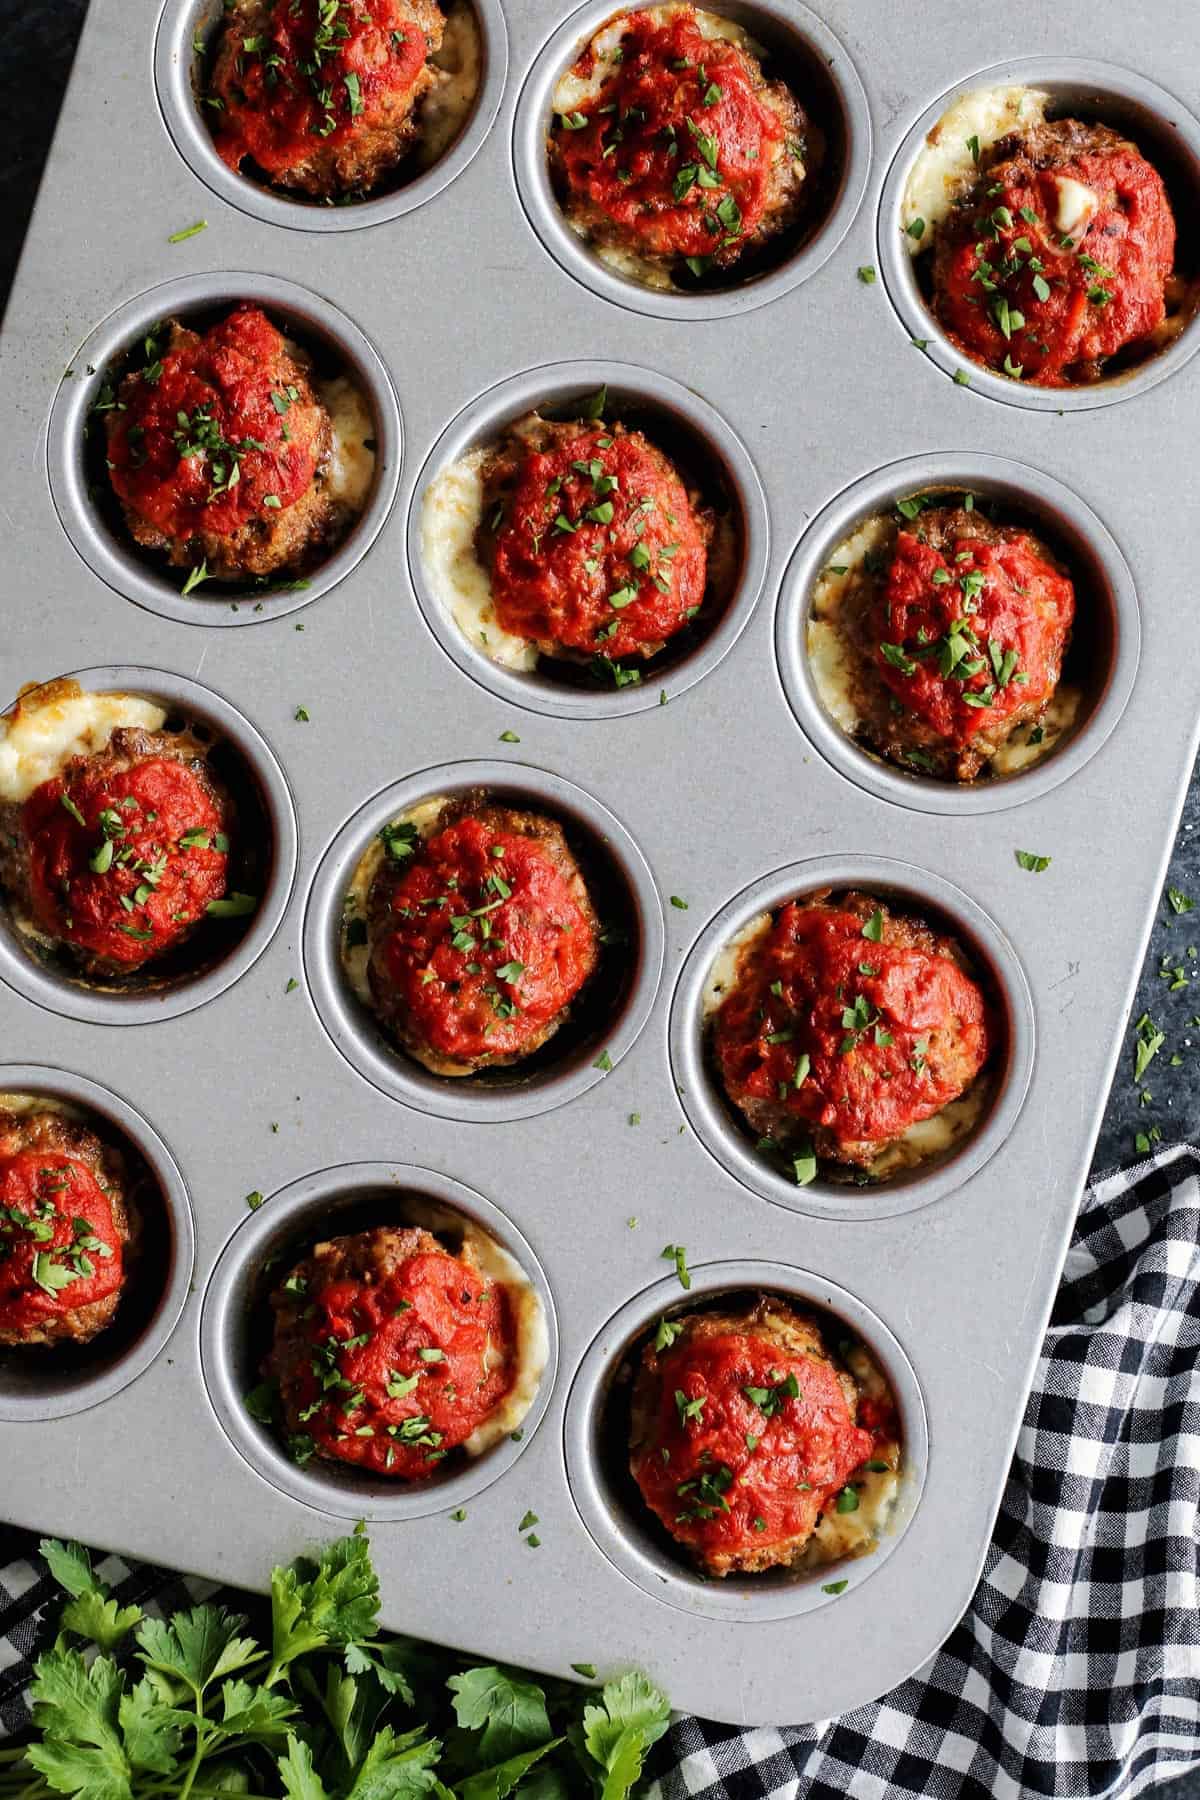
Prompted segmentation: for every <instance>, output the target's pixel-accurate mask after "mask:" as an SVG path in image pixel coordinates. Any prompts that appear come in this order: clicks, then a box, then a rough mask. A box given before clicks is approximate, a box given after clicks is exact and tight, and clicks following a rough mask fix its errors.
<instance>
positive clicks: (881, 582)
mask: <svg viewBox="0 0 1200 1800" xmlns="http://www.w3.org/2000/svg"><path fill="white" fill-rule="evenodd" d="M939 499H940V497H939V496H937V495H919V496H917V497H915V498H913V499H909V500H906V501H904V502H902V510H901V511H900V512H899V513H898V515H897V522H894V523H893V524H892V525H891V527H890V528H888V529H886V530H885V531H884V532H883V534H882V540H881V542H882V547H881V548H880V549H878V550H876V551H873V552H870V553H868V554H867V555H866V556H864V557H863V558H862V559H861V560H860V561H859V562H858V563H857V564H856V566H854V567H853V568H851V569H849V570H846V571H844V586H843V591H842V598H841V600H840V602H839V604H838V606H837V609H836V611H835V612H834V615H833V619H832V624H833V628H834V629H835V630H836V632H837V634H838V638H839V650H840V654H841V661H842V666H843V668H844V669H845V670H846V671H847V674H848V685H849V688H850V692H849V694H848V695H846V696H843V698H844V699H845V700H846V701H848V703H849V705H850V707H851V709H852V712H853V714H854V715H855V718H856V720H857V731H858V734H859V735H860V736H862V737H863V738H865V739H866V740H867V741H868V742H869V743H870V744H871V745H872V747H873V748H874V749H876V750H878V751H879V752H880V753H881V754H882V755H884V756H886V757H888V758H890V759H891V760H892V761H894V762H897V763H899V764H901V765H902V766H903V767H905V768H908V769H916V770H919V771H921V772H923V773H925V774H930V775H937V776H941V777H942V778H944V779H946V780H954V781H972V780H974V779H975V777H976V776H978V775H979V774H980V773H981V772H987V771H989V770H990V769H991V768H992V766H993V763H994V761H995V759H997V758H998V757H999V756H1000V753H1001V752H1002V751H1003V750H1004V749H1005V748H1006V747H1007V746H1015V743H1016V741H1017V740H1018V739H1019V741H1020V742H1021V744H1023V745H1025V746H1028V744H1029V740H1030V738H1031V736H1032V731H1031V729H1030V728H1033V727H1036V726H1037V725H1038V723H1039V722H1040V721H1041V720H1042V719H1043V718H1044V717H1045V715H1046V713H1047V710H1048V708H1049V707H1050V706H1051V703H1052V702H1053V701H1054V698H1055V695H1056V694H1057V692H1058V687H1059V682H1060V680H1061V677H1062V671H1063V659H1064V657H1065V655H1066V652H1067V647H1068V645H1069V643H1070V639H1071V627H1072V622H1073V620H1074V616H1075V589H1074V585H1073V583H1072V581H1071V578H1070V576H1069V574H1068V573H1067V571H1066V569H1065V568H1064V567H1063V566H1062V564H1061V563H1060V562H1059V560H1058V559H1057V558H1056V556H1055V555H1054V553H1053V552H1052V551H1051V550H1050V549H1049V548H1048V547H1047V546H1046V545H1045V544H1044V543H1042V542H1041V541H1040V540H1039V539H1038V538H1037V537H1035V536H1034V534H1033V533H1032V532H1030V531H1028V530H1026V529H1024V528H1021V527H1017V526H1012V525H1001V524H995V523H993V522H992V521H991V520H990V519H988V518H987V517H985V515H984V513H983V512H982V511H981V509H980V507H979V506H978V505H976V504H974V503H972V505H971V507H970V509H968V508H967V507H966V506H965V505H963V504H961V503H960V504H957V505H946V504H939ZM897 523H898V528H897ZM839 554H840V553H839ZM827 585H828V583H827ZM810 648H811V641H810ZM818 660H819V659H818ZM834 704H835V706H836V705H837V702H836V701H835V702H834ZM1034 747H1035V748H1036V746H1034ZM1006 760H1007V759H1005V758H1001V762H1002V763H1003V762H1004V761H1006Z"/></svg>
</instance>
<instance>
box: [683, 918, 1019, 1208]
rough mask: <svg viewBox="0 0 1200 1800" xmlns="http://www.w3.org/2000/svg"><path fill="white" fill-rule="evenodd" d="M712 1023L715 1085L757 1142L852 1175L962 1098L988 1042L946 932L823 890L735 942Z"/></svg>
mask: <svg viewBox="0 0 1200 1800" xmlns="http://www.w3.org/2000/svg"><path fill="white" fill-rule="evenodd" d="M711 1029H712V1049H713V1055H714V1058H715V1061H716V1066H717V1069H718V1071H719V1074H720V1078H721V1081H722V1082H723V1084H724V1087H725V1091H726V1093H727V1094H728V1096H729V1098H730V1100H731V1101H732V1102H733V1104H734V1106H736V1107H737V1109H738V1110H739V1111H740V1112H741V1113H742V1114H743V1115H744V1117H745V1118H746V1120H747V1122H748V1123H749V1125H750V1127H751V1129H752V1130H753V1131H754V1133H755V1134H756V1136H758V1137H761V1138H765V1139H767V1140H769V1142H770V1144H771V1145H775V1146H778V1147H779V1148H781V1149H794V1148H796V1147H797V1146H801V1147H802V1149H803V1150H804V1151H808V1152H809V1153H810V1154H811V1152H813V1151H815V1154H816V1156H818V1157H821V1158H824V1159H827V1160H828V1161H830V1162H833V1163H838V1164H845V1165H849V1166H851V1167H854V1168H859V1169H870V1168H871V1166H872V1165H873V1164H874V1163H875V1162H876V1160H877V1158H879V1156H880V1154H881V1152H883V1151H885V1150H886V1149H887V1148H888V1147H889V1146H890V1145H893V1144H895V1143H896V1142H897V1141H898V1140H900V1139H901V1138H903V1137H904V1135H905V1133H906V1132H908V1131H909V1129H910V1128H911V1127H913V1126H915V1125H917V1124H918V1123H919V1122H920V1121H922V1120H925V1119H931V1118H933V1117H934V1116H935V1115H937V1114H939V1113H940V1112H941V1111H942V1110H943V1108H945V1107H947V1106H948V1105H949V1104H950V1103H951V1102H952V1101H955V1100H957V1099H958V1098H959V1096H960V1095H962V1094H964V1093H965V1092H966V1091H967V1090H968V1089H969V1088H970V1087H971V1086H972V1084H973V1083H974V1082H975V1081H976V1078H977V1077H978V1076H979V1074H980V1072H981V1070H982V1069H983V1067H984V1064H985V1062H986V1061H987V1056H988V1047H989V1026H988V1008H987V1004H986V1002H985V999H984V995H983V992H982V990H981V988H980V987H979V984H978V983H977V982H976V981H975V980H974V979H973V978H972V976H971V975H970V974H969V973H968V971H967V968H966V966H965V958H964V956H963V952H962V950H961V949H960V947H959V946H958V944H957V943H956V942H955V941H954V940H953V939H952V938H949V937H946V936H944V935H941V934H938V933H936V932H934V931H932V930H931V929H930V927H929V926H928V925H926V924H925V923H923V921H921V920H920V919H918V918H915V917H913V916H912V915H910V914H908V913H896V912H893V911H892V910H891V908H890V907H888V906H886V905H884V904H883V903H882V902H881V901H879V900H877V899H875V898H873V897H872V896H870V895H868V894H863V893H855V892H850V893H847V894H844V895H843V896H841V897H840V898H838V897H835V896H833V895H831V893H830V892H829V891H828V890H826V891H824V892H819V893H817V894H814V895H813V896H811V897H810V898H808V899H804V900H793V901H789V903H788V904H787V905H786V906H785V907H783V908H782V910H781V911H780V912H779V914H778V915H777V916H776V917H775V918H773V919H769V920H765V921H764V922H763V924H762V927H761V928H760V929H759V930H758V931H757V933H756V934H755V935H754V936H753V937H751V938H748V939H747V941H745V942H744V943H743V944H742V946H741V948H740V950H739V952H738V957H737V962H736V967H735V972H734V974H733V977H732V980H731V982H730V985H729V989H728V992H727V993H726V995H725V998H724V1000H723V1001H722V1002H721V1004H720V1006H719V1008H718V1009H717V1010H716V1012H715V1014H714V1015H713V1018H712V1027H711ZM803 1161H804V1157H803V1154H802V1155H801V1156H800V1158H798V1161H797V1177H798V1178H799V1179H804V1178H805V1174H804V1171H803V1170H802V1166H801V1165H802V1163H803ZM815 1172H816V1169H815V1164H814V1165H813V1166H812V1167H811V1169H810V1170H809V1171H808V1172H807V1177H806V1178H807V1179H812V1176H813V1175H814V1174H815Z"/></svg>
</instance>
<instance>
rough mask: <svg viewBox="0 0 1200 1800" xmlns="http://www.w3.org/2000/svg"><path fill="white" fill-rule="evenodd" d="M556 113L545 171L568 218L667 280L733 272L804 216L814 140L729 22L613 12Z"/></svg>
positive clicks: (663, 11) (694, 13) (686, 14)
mask: <svg viewBox="0 0 1200 1800" xmlns="http://www.w3.org/2000/svg"><path fill="white" fill-rule="evenodd" d="M554 105H555V108H556V113H555V120H554V127H553V129H552V131H551V134H550V142H549V155H550V166H551V173H552V177H553V180H554V183H555V186H556V189H557V192H558V194H559V197H560V203H561V205H562V207H563V209H564V211H565V213H566V216H567V219H568V221H569V223H570V224H571V226H572V227H573V229H574V230H576V231H577V232H578V233H579V234H580V235H581V236H583V237H584V238H586V239H587V240H588V241H589V242H590V243H591V244H593V245H595V246H596V247H597V249H598V250H600V251H601V253H604V252H606V251H607V252H610V253H615V256H612V257H611V258H610V260H616V259H617V258H622V257H623V258H627V259H631V260H632V262H633V264H634V266H635V268H638V269H640V270H642V271H646V272H648V273H649V274H650V275H654V274H657V275H659V276H660V278H663V281H664V284H669V282H670V281H671V280H672V279H674V278H676V277H678V276H680V275H683V276H684V279H685V280H686V273H685V272H690V274H691V275H692V276H700V275H703V274H705V273H706V272H707V271H708V270H709V269H712V268H716V269H728V268H729V267H731V266H732V265H734V264H736V263H737V262H738V261H739V259H741V258H743V257H745V256H746V255H747V253H748V252H749V251H752V250H754V249H756V248H757V247H758V246H760V245H761V244H763V243H764V242H765V241H766V240H768V239H770V238H773V237H775V236H777V235H778V234H779V233H780V232H782V231H784V230H786V229H787V227H788V226H789V225H791V224H792V223H793V221H794V220H795V219H796V217H797V214H798V213H799V210H800V205H801V198H802V194H803V192H804V184H805V180H806V176H808V175H810V174H811V163H812V159H813V152H814V150H815V148H816V145H815V134H814V133H813V132H812V131H811V129H810V126H809V123H808V121H807V119H806V118H805V115H804V113H803V111H802V110H801V107H800V105H799V103H798V102H797V100H796V97H795V96H794V95H793V94H792V92H791V91H790V89H789V88H787V87H786V86H785V85H784V84H783V83H782V82H780V81H768V80H767V79H766V77H765V76H764V74H763V70H762V66H761V63H760V61H759V56H758V54H756V47H755V46H753V45H752V43H751V41H750V40H749V39H748V38H747V36H746V34H745V32H744V31H742V30H741V29H740V28H738V27H737V26H735V25H733V24H732V22H731V21H729V20H726V19H721V18H717V17H716V16H714V15H713V14H712V13H707V12H703V11H698V10H697V9H696V8H695V7H692V6H679V5H666V6H653V7H650V8H648V9H647V10H645V11H642V12H627V13H619V14H617V15H616V16H615V17H614V18H612V19H610V20H609V21H608V22H607V23H606V24H605V25H604V26H602V27H601V29H600V30H599V31H598V32H597V33H596V34H595V35H594V36H593V38H592V39H591V41H590V43H589V44H588V45H587V47H586V48H585V50H584V51H583V54H582V55H581V56H580V57H579V58H578V60H577V61H576V62H575V64H574V66H573V67H572V69H571V70H570V72H569V74H567V75H566V76H564V77H563V78H562V79H561V80H560V82H559V84H558V88H557V89H556V92H555V97H554ZM618 266H620V264H619V262H618Z"/></svg>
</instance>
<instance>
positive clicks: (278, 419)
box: [108, 306, 316, 539]
mask: <svg viewBox="0 0 1200 1800" xmlns="http://www.w3.org/2000/svg"><path fill="white" fill-rule="evenodd" d="M285 354H286V349H285V345H284V341H283V338H282V337H281V335H280V333H279V332H278V331H276V329H275V327H274V325H272V323H271V321H270V320H269V319H268V318H267V316H266V314H265V313H263V312H261V311H260V310H259V309H258V307H255V306H245V307H241V308H239V310H238V311H237V312H234V313H231V314H230V315H229V317H228V318H227V319H223V320H222V321H221V323H220V324H218V325H214V326H213V327H212V328H211V330H209V331H206V332H205V333H204V335H203V337H201V338H200V339H199V341H198V342H196V343H188V344H184V345H183V346H181V347H180V348H179V349H177V350H168V351H167V352H166V354H165V355H164V356H163V357H162V358H161V359H160V361H159V363H158V364H157V365H152V367H151V370H150V371H143V372H142V376H141V380H140V381H139V382H138V383H137V384H136V386H135V387H134V388H133V390H132V392H131V393H130V390H129V389H128V387H127V386H126V387H123V389H122V405H123V408H124V410H122V411H118V412H116V413H115V414H112V415H110V417H111V418H112V420H113V423H112V426H111V431H110V437H109V446H108V457H109V473H110V476H111V479H112V484H113V487H114V489H115V491H116V493H117V495H118V497H119V498H120V499H121V500H123V501H124V502H125V503H126V505H128V506H130V507H132V508H133V509H134V510H135V511H136V512H137V513H139V514H140V515H141V517H142V518H143V519H145V520H147V521H148V523H149V524H151V525H153V526H155V527H156V528H157V529H158V530H159V531H161V532H162V533H163V534H164V536H166V537H168V538H174V539H187V538H190V537H193V536H195V535H196V534H197V533H198V532H202V531H203V532H212V533H214V534H215V535H219V536H225V537H227V536H230V535H231V534H232V533H233V532H235V531H236V530H237V529H238V528H239V526H242V525H244V524H246V522H247V521H248V520H250V519H261V518H266V519H271V518H275V517H277V516H278V514H279V512H281V511H282V510H284V509H285V508H287V507H289V506H292V505H294V504H295V502H296V501H297V500H299V499H300V498H301V496H302V495H303V494H304V493H306V492H307V490H308V488H309V487H310V486H311V484H312V480H313V476H314V474H315V472H316V463H315V461H314V458H313V455H312V450H311V447H310V445H309V443H308V441H307V434H306V435H305V441H304V442H301V441H300V439H299V438H292V437H290V436H289V432H288V422H287V414H288V410H289V407H290V405H291V403H292V402H293V401H294V400H295V398H296V393H295V390H294V389H293V390H292V391H291V392H290V393H289V391H288V389H287V387H286V386H281V385H280V382H279V380H278V378H277V372H276V371H277V366H278V361H279V359H280V358H281V357H282V356H284V355H285ZM155 368H157V369H160V370H161V373H158V374H157V375H156V377H155V378H154V379H153V380H152V379H151V378H150V377H151V375H152V374H153V373H154V370H155ZM276 502H278V505H276V504H275V503H276Z"/></svg>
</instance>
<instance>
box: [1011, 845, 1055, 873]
mask: <svg viewBox="0 0 1200 1800" xmlns="http://www.w3.org/2000/svg"><path fill="white" fill-rule="evenodd" d="M1014 854H1015V855H1016V859H1017V862H1018V864H1019V865H1020V867H1021V868H1022V869H1027V870H1028V871H1029V872H1030V874H1031V875H1040V874H1041V872H1042V870H1043V869H1048V868H1049V867H1050V863H1051V860H1052V859H1051V858H1050V857H1048V856H1039V855H1038V854H1037V852H1036V851H1034V850H1017V851H1016V852H1014Z"/></svg>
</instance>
